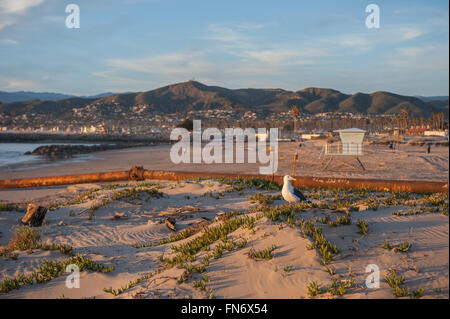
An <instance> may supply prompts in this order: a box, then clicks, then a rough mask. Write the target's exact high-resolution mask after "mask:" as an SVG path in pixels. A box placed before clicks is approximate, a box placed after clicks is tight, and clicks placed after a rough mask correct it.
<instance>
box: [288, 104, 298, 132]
mask: <svg viewBox="0 0 450 319" xmlns="http://www.w3.org/2000/svg"><path fill="white" fill-rule="evenodd" d="M289 113H290V114H291V116H292V118H293V119H294V134H293V135H294V137H295V131H296V130H297V117H298V116H299V114H300V110H299V109H298V106H297V105H293V106H292V107H291V110H290V111H289Z"/></svg>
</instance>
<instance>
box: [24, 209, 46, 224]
mask: <svg viewBox="0 0 450 319" xmlns="http://www.w3.org/2000/svg"><path fill="white" fill-rule="evenodd" d="M45 214H47V208H45V207H42V206H38V205H35V204H28V208H27V212H26V213H25V216H24V217H23V218H22V223H23V224H24V225H28V226H31V227H40V226H42V222H43V221H44V219H45Z"/></svg>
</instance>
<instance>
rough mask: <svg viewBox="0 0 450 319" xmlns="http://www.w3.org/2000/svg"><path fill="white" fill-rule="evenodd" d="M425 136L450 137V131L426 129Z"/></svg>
mask: <svg viewBox="0 0 450 319" xmlns="http://www.w3.org/2000/svg"><path fill="white" fill-rule="evenodd" d="M423 135H425V136H442V137H447V138H448V131H425V132H423Z"/></svg>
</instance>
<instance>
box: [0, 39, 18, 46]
mask: <svg viewBox="0 0 450 319" xmlns="http://www.w3.org/2000/svg"><path fill="white" fill-rule="evenodd" d="M0 44H8V45H14V44H19V41H16V40H12V39H0Z"/></svg>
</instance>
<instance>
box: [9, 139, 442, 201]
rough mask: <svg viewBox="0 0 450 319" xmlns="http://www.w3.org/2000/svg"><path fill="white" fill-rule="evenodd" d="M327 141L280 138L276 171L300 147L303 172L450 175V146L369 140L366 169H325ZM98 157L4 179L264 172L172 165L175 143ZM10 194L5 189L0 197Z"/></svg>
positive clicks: (255, 167) (282, 170)
mask: <svg viewBox="0 0 450 319" xmlns="http://www.w3.org/2000/svg"><path fill="white" fill-rule="evenodd" d="M324 143H325V141H323V140H317V141H307V142H306V143H304V146H303V147H301V148H299V147H298V143H290V142H280V143H279V165H278V171H277V172H276V174H277V175H285V174H291V173H292V162H293V155H294V154H295V152H296V151H298V152H299V159H298V162H297V166H296V175H298V176H330V177H354V178H375V179H395V180H398V179H401V180H438V181H439V180H441V181H442V180H443V181H446V180H448V173H449V151H448V147H442V146H438V147H432V149H431V154H426V153H425V147H424V146H410V145H407V144H402V145H401V146H400V149H399V151H398V152H395V153H393V152H392V151H390V150H389V149H388V147H387V146H384V145H369V144H367V143H366V144H365V145H364V155H362V156H361V157H360V160H361V161H362V163H363V164H364V166H365V167H366V171H362V170H361V169H357V168H351V167H349V166H346V165H344V164H343V163H342V161H341V160H339V159H337V160H336V161H335V162H334V163H332V164H331V165H330V167H329V169H327V170H323V169H322V160H323V159H319V155H320V153H321V150H322V148H323V145H324ZM91 155H92V156H90V158H91V157H93V158H94V159H92V160H89V161H87V162H72V161H61V162H55V163H54V164H53V165H52V166H44V167H38V168H29V167H28V168H27V169H26V170H21V169H22V168H23V167H14V168H7V167H3V168H1V169H0V179H7V178H26V177H39V176H53V175H68V174H83V173H92V172H106V171H120V170H128V169H130V168H131V166H133V165H136V164H142V165H144V168H146V169H155V170H175V171H189V172H191V171H192V172H222V173H241V174H259V167H260V166H266V164H264V165H262V164H260V163H256V164H248V163H245V164H208V165H206V164H192V163H191V164H177V165H175V164H173V163H172V162H171V161H170V146H168V145H161V146H154V147H144V148H131V149H123V150H111V151H105V152H98V153H92V154H91ZM348 163H349V164H350V165H353V166H357V165H358V164H357V162H356V160H354V159H353V160H352V159H350V160H349V161H348ZM4 197H5V196H3V195H2V194H0V200H1V199H3V198H4Z"/></svg>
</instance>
